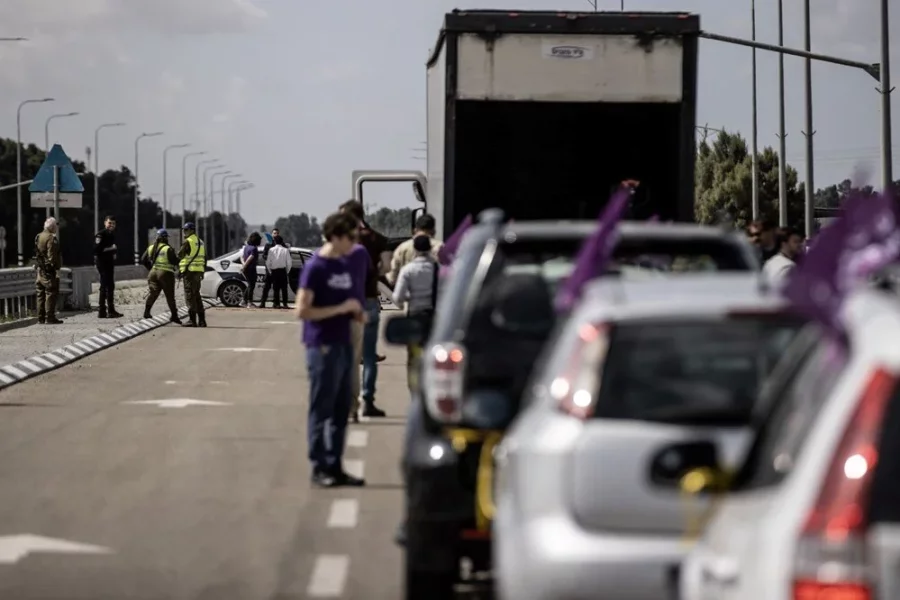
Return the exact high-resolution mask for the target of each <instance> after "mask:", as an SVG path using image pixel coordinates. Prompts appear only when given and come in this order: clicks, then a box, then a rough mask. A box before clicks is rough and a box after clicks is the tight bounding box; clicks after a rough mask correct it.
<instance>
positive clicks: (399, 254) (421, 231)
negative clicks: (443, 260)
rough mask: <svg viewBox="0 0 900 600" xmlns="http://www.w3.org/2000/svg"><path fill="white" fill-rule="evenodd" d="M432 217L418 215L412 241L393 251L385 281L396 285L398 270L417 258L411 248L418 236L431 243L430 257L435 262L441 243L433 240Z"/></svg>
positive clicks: (433, 224)
mask: <svg viewBox="0 0 900 600" xmlns="http://www.w3.org/2000/svg"><path fill="white" fill-rule="evenodd" d="M434 228H435V221H434V217H433V216H431V215H429V214H427V213H425V214H422V215H419V218H418V219H416V230H415V231H414V232H413V237H412V239H409V240H406V241H405V242H403V243H402V244H400V245H399V246H397V249H396V250H394V254H393V256H392V258H391V270H390V271H389V272H388V273H387V280H388V282H389V283H390V284H391V285H397V279H398V278H399V277H400V269H402V268H403V267H404V266H406V265H408V264H409V263H411V262H412V261H413V259H415V258H416V256H418V253H417V252H416V249H415V248H414V247H413V243H414V241H415V239H416V238H417V237H419V236H423V235H424V236H426V237H428V239H429V240H430V241H431V255H432V256H433V257H434V259H435V260H437V254H438V250H440V249H441V242H439V241H437V240H435V239H434V234H435V229H434Z"/></svg>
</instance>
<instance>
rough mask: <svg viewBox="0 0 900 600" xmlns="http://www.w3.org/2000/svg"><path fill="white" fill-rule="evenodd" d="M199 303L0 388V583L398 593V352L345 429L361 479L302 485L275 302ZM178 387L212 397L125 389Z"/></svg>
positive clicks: (286, 353)
mask: <svg viewBox="0 0 900 600" xmlns="http://www.w3.org/2000/svg"><path fill="white" fill-rule="evenodd" d="M208 314H209V322H210V327H209V328H207V329H194V330H191V329H183V328H178V327H171V326H170V327H164V328H161V329H157V330H155V331H153V332H150V333H147V334H145V335H143V336H140V337H138V338H136V339H133V340H131V341H128V342H125V343H123V344H121V345H119V346H116V347H114V348H111V349H108V350H105V351H103V352H101V353H99V354H97V355H95V356H94V357H92V359H91V361H90V363H89V366H88V364H87V363H84V362H76V363H74V364H71V365H69V366H66V367H63V368H61V369H59V370H57V371H54V372H51V373H48V374H45V375H42V376H39V377H37V378H35V379H32V380H29V381H25V382H23V383H21V384H18V385H15V386H12V387H11V388H9V389H7V390H4V391H2V392H0V415H2V418H0V457H2V460H0V481H2V486H0V598H10V599H12V598H15V599H16V600H38V599H40V600H88V599H90V600H101V599H102V600H107V599H108V600H122V599H124V598H128V600H139V599H140V600H143V599H146V600H169V599H172V600H181V599H184V600H187V599H190V600H231V599H235V600H291V599H302V598H315V597H329V598H345V599H350V598H353V599H367V600H380V599H385V600H388V599H395V598H400V597H401V590H400V577H401V572H400V568H401V554H400V551H399V549H398V548H397V547H396V546H394V544H393V542H392V537H393V533H394V530H395V528H396V526H397V524H398V523H399V519H400V515H401V510H402V489H401V485H400V474H399V470H398V466H397V465H398V460H399V454H400V446H401V444H402V435H403V422H404V419H403V414H404V411H405V409H406V406H407V404H408V400H407V396H406V392H405V376H404V373H405V367H404V363H405V359H404V355H403V351H402V350H400V349H397V348H393V347H389V346H384V348H383V352H386V353H387V355H388V358H387V360H386V361H385V362H384V363H382V365H381V374H380V376H379V384H380V388H379V402H380V404H382V406H383V407H384V408H385V409H386V410H387V411H388V415H389V417H388V418H386V419H382V420H378V421H373V422H369V423H363V424H360V425H355V426H353V427H352V429H351V434H350V437H349V445H350V446H352V447H348V449H347V453H346V459H347V461H346V462H347V468H348V470H349V471H354V470H355V471H359V470H364V475H365V477H366V479H367V482H368V486H367V487H366V488H363V489H357V490H352V489H345V490H318V489H311V487H310V484H309V477H310V471H309V466H308V463H307V461H306V458H305V451H306V443H305V439H306V438H305V435H306V409H307V397H306V396H307V393H306V391H307V384H306V377H305V367H304V364H305V363H304V358H303V353H302V349H301V348H300V344H299V334H298V328H297V325H296V324H295V323H293V322H292V318H291V315H290V313H288V312H287V311H284V312H281V311H275V310H255V311H248V310H240V309H237V310H227V309H217V310H214V311H210V312H209V313H208ZM233 348H239V349H242V350H241V351H234V350H232V349H233ZM179 399H182V400H185V399H190V400H202V401H207V402H218V403H223V404H215V405H188V406H183V407H178V406H170V407H160V406H157V405H151V404H139V403H140V402H147V401H159V400H179ZM174 404H176V405H177V404H178V403H174ZM19 535H21V536H25V535H31V536H42V537H44V538H53V539H56V540H67V541H69V542H77V543H79V544H89V545H91V546H89V547H88V548H81V550H82V551H81V552H76V551H75V550H78V549H79V548H78V547H76V548H74V549H68V550H69V551H66V552H64V551H62V550H67V549H66V548H62V549H61V548H58V547H56V548H51V550H54V551H48V552H32V553H30V554H27V555H25V553H26V550H28V549H29V548H31V549H32V550H33V549H35V548H36V547H37V546H39V545H40V543H43V544H44V545H46V544H47V542H46V540H44V541H43V542H40V543H38V541H35V540H39V538H29V537H22V538H18V539H16V540H15V541H11V540H10V539H8V538H6V536H19ZM98 547H99V548H98ZM90 550H93V551H94V553H91V552H89V551H90ZM103 550H105V551H106V552H105V553H97V552H100V551H103ZM17 559H18V560H17Z"/></svg>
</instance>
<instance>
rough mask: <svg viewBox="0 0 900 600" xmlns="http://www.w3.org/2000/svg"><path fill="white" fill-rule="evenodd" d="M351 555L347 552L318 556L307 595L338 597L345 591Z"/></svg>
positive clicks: (313, 596)
mask: <svg viewBox="0 0 900 600" xmlns="http://www.w3.org/2000/svg"><path fill="white" fill-rule="evenodd" d="M349 570H350V557H349V556H347V555H346V554H322V555H320V556H317V557H316V564H315V565H314V566H313V572H312V576H311V577H310V578H309V585H308V586H307V588H306V595H307V596H310V597H312V598H337V597H339V596H340V595H341V594H343V593H344V586H345V585H346V583H347V573H348V571H349Z"/></svg>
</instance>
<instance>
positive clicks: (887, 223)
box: [781, 193, 900, 335]
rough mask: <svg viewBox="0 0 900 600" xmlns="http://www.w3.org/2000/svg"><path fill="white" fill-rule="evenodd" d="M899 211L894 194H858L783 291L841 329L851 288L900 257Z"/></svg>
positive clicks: (808, 311) (810, 312)
mask: <svg viewBox="0 0 900 600" xmlns="http://www.w3.org/2000/svg"><path fill="white" fill-rule="evenodd" d="M898 225H900V211H898V208H897V205H896V203H895V201H894V198H893V197H892V196H891V195H889V194H884V193H882V194H877V195H875V196H869V197H863V196H862V195H861V194H855V195H853V196H851V197H850V198H848V199H847V201H846V202H845V203H844V211H843V213H842V214H841V216H840V217H838V219H837V220H836V221H835V222H834V223H832V224H831V225H830V226H828V227H826V228H825V229H823V230H822V231H820V232H819V234H818V235H817V236H816V238H815V240H814V243H813V244H811V245H810V248H809V250H808V251H807V254H806V256H805V257H804V259H803V260H802V261H800V262H799V263H798V264H797V266H796V267H794V269H793V270H792V272H791V274H790V275H789V276H788V280H787V283H786V284H785V286H784V287H783V288H782V290H781V293H782V295H783V296H784V297H785V298H786V299H787V300H788V301H789V302H790V303H791V304H792V305H793V306H794V308H795V309H796V310H797V311H798V312H800V313H801V314H804V315H806V316H807V317H810V318H811V319H813V320H815V321H818V322H820V323H821V324H823V325H824V326H825V327H826V328H827V329H828V330H830V332H831V333H833V334H837V335H842V334H843V330H844V327H843V324H842V323H841V309H842V308H843V304H844V301H845V300H846V298H847V294H848V293H849V292H850V291H851V290H852V289H853V288H855V287H857V286H859V285H860V284H863V283H864V282H865V281H866V280H867V279H868V277H869V276H871V275H873V274H875V273H876V272H877V271H879V270H881V269H882V268H884V267H885V266H887V265H888V264H890V263H892V262H894V261H895V260H896V259H897V258H898V257H900V227H898Z"/></svg>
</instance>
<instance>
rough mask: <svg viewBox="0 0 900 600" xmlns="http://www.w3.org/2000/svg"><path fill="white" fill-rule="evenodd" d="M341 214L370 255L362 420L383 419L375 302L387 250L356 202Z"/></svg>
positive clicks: (377, 303)
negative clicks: (379, 401) (377, 387)
mask: <svg viewBox="0 0 900 600" xmlns="http://www.w3.org/2000/svg"><path fill="white" fill-rule="evenodd" d="M341 212H343V213H345V214H347V215H349V216H351V217H353V218H354V219H355V220H356V222H357V225H358V227H359V243H360V244H361V245H362V246H363V247H365V249H366V251H367V252H368V254H369V261H370V263H371V266H370V267H369V269H368V273H367V275H366V284H365V294H366V304H365V309H366V315H367V320H366V322H365V327H364V328H363V340H362V363H363V369H362V401H363V406H362V416H364V417H383V416H385V412H384V411H383V410H381V409H380V408H378V407H377V406H376V405H375V384H376V381H377V380H378V363H379V362H380V361H379V358H380V357H379V356H378V334H379V321H380V317H381V301H380V300H379V299H378V296H379V293H378V279H379V277H380V275H381V264H382V261H381V255H382V253H383V252H385V251H386V250H387V242H388V239H387V238H386V237H385V236H383V235H382V234H380V233H378V232H377V231H375V230H374V229H372V228H371V227H369V225H368V224H367V223H366V218H365V210H364V209H363V205H362V203H361V202H359V201H358V200H349V201H347V202H345V203H344V204H342V205H341Z"/></svg>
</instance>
